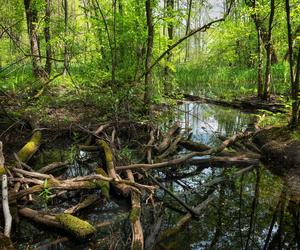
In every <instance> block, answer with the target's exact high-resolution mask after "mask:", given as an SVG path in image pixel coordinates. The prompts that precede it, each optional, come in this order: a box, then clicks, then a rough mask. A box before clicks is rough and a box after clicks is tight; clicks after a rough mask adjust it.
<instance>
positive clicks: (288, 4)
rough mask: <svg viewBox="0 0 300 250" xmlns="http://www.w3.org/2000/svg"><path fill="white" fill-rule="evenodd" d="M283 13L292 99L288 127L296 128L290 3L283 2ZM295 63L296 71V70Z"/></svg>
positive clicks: (297, 88) (295, 88) (296, 91)
mask: <svg viewBox="0 0 300 250" xmlns="http://www.w3.org/2000/svg"><path fill="white" fill-rule="evenodd" d="M285 11H286V22H287V34H288V46H289V47H288V58H289V64H290V80H291V98H292V117H291V120H290V126H291V127H293V128H294V127H296V126H297V120H298V106H299V104H298V103H299V102H298V91H299V86H298V85H299V81H298V83H297V82H296V79H295V76H294V69H293V67H294V53H293V37H292V28H291V15H290V1H289V0H286V1H285ZM298 67H299V65H298V63H297V70H298ZM297 73H298V72H297Z"/></svg>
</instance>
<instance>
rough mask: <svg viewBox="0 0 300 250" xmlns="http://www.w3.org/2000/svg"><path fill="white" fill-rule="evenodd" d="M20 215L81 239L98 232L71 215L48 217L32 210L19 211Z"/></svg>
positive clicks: (85, 222) (23, 209)
mask: <svg viewBox="0 0 300 250" xmlns="http://www.w3.org/2000/svg"><path fill="white" fill-rule="evenodd" d="M19 214H20V215H22V216H23V217H26V218H29V219H31V220H33V221H35V222H37V223H41V224H44V225H46V226H50V227H55V228H58V229H63V230H65V231H67V232H69V233H71V234H72V235H74V236H75V237H77V238H79V239H84V238H86V237H88V236H90V235H92V234H94V233H95V232H96V229H95V227H93V226H92V225H91V224H90V223H88V222H87V221H84V220H81V219H79V218H78V217H75V216H73V215H70V214H56V215H47V214H45V213H41V212H38V211H35V210H33V209H30V208H21V209H19Z"/></svg>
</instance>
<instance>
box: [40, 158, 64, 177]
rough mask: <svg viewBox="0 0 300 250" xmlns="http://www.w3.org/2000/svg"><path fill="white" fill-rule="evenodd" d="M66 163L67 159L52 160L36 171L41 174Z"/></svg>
mask: <svg viewBox="0 0 300 250" xmlns="http://www.w3.org/2000/svg"><path fill="white" fill-rule="evenodd" d="M67 164H68V162H67V161H65V162H53V163H51V164H49V165H47V166H45V167H42V168H41V169H39V170H38V172H39V173H41V174H44V173H48V172H51V171H53V170H54V169H57V168H61V167H64V166H66V165H67Z"/></svg>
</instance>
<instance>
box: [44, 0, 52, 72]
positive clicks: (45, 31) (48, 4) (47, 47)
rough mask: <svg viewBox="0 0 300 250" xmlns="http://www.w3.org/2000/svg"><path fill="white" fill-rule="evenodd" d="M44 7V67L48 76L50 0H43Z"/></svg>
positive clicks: (49, 59)
mask: <svg viewBox="0 0 300 250" xmlns="http://www.w3.org/2000/svg"><path fill="white" fill-rule="evenodd" d="M45 2H46V8H45V28H44V36H45V42H46V64H45V69H46V72H47V75H48V77H49V76H50V74H51V56H52V53H51V44H50V38H51V36H50V16H51V10H50V7H51V0H45Z"/></svg>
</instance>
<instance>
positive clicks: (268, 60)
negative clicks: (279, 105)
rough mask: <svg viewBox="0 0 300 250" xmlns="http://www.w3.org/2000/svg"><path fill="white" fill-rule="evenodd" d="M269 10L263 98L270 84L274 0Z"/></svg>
mask: <svg viewBox="0 0 300 250" xmlns="http://www.w3.org/2000/svg"><path fill="white" fill-rule="evenodd" d="M270 7H271V12H270V18H269V27H268V38H267V44H266V48H267V60H266V78H265V88H264V96H263V98H264V100H269V99H270V85H271V60H272V53H271V52H272V51H271V42H272V25H273V20H274V13H275V0H271V3H270Z"/></svg>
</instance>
